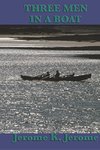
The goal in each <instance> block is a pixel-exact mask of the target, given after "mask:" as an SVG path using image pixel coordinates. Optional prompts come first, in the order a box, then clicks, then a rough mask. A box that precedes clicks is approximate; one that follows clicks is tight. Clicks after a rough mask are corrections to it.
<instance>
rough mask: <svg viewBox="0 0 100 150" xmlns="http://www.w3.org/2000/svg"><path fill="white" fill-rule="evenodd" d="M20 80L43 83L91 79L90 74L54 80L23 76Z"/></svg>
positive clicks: (51, 78) (53, 78)
mask: <svg viewBox="0 0 100 150" xmlns="http://www.w3.org/2000/svg"><path fill="white" fill-rule="evenodd" d="M21 78H22V79H23V80H28V81H33V80H44V81H82V80H87V79H89V78H91V74H85V75H77V76H74V75H68V76H62V77H59V78H55V77H45V78H43V77H41V76H40V77H39V76H36V77H32V76H25V75H21Z"/></svg>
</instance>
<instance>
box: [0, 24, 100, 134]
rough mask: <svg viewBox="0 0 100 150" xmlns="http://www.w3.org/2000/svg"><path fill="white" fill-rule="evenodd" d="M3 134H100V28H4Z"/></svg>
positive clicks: (0, 65) (0, 34)
mask: <svg viewBox="0 0 100 150" xmlns="http://www.w3.org/2000/svg"><path fill="white" fill-rule="evenodd" d="M0 133H6V134H7V133H100V25H66V26H64V25H0Z"/></svg>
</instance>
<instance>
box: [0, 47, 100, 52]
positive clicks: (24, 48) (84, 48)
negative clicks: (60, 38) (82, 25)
mask: <svg viewBox="0 0 100 150" xmlns="http://www.w3.org/2000/svg"><path fill="white" fill-rule="evenodd" d="M0 49H21V50H22V49H23V50H62V51H63V50H72V51H74V50H88V51H91V50H100V46H83V47H0Z"/></svg>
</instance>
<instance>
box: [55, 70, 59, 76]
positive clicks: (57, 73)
mask: <svg viewBox="0 0 100 150" xmlns="http://www.w3.org/2000/svg"><path fill="white" fill-rule="evenodd" d="M59 77H60V72H59V71H58V70H57V71H56V74H55V78H59Z"/></svg>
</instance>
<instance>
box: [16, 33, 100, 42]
mask: <svg viewBox="0 0 100 150" xmlns="http://www.w3.org/2000/svg"><path fill="white" fill-rule="evenodd" d="M15 39H18V40H26V41H30V40H48V41H50V40H53V41H78V42H82V41H90V42H98V41H100V34H83V35H82V34H81V35H80V34H79V35H77V34H75V35H71V34H70V35H54V36H52V35H51V36H44V37H43V36H40V37H39V36H38V37H36V36H33V37H32V36H31V37H29V36H26V37H24V36H23V37H19V36H18V37H15Z"/></svg>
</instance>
